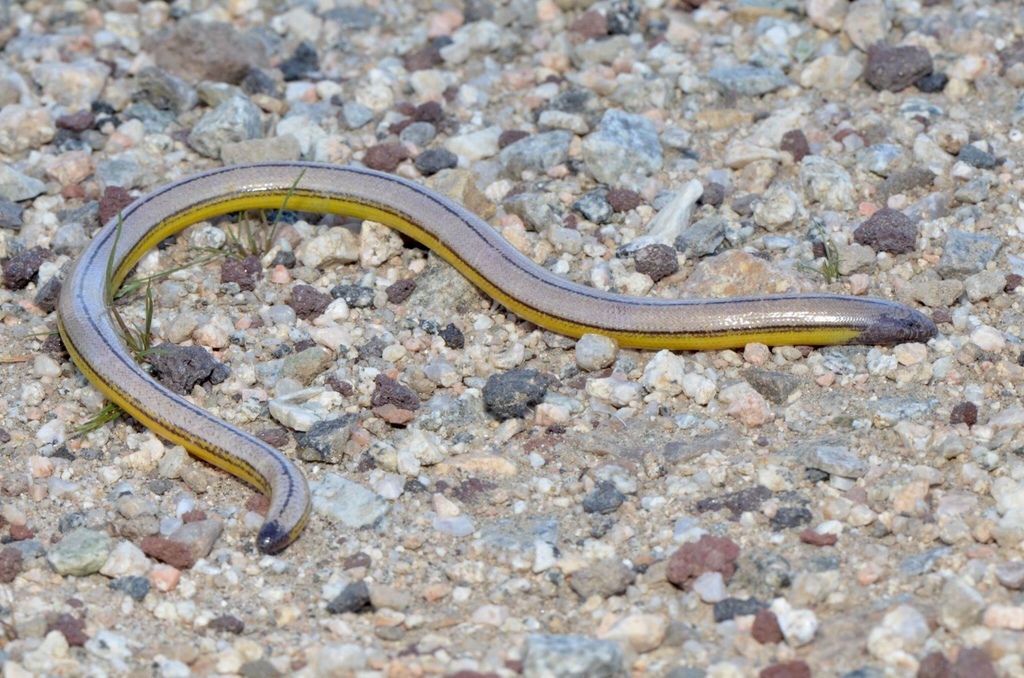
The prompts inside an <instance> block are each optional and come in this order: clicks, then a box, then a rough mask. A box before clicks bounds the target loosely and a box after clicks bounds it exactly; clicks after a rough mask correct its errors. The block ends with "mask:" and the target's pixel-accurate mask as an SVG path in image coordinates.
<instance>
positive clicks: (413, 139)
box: [398, 121, 437, 148]
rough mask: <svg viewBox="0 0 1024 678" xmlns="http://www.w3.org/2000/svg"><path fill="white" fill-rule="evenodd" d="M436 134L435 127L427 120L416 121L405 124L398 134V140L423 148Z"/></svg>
mask: <svg viewBox="0 0 1024 678" xmlns="http://www.w3.org/2000/svg"><path fill="white" fill-rule="evenodd" d="M435 136H437V128H436V127H434V126H433V125H432V124H430V123H429V122H422V121H416V122H413V123H410V124H408V125H406V127H405V129H403V130H402V131H401V132H400V133H399V134H398V140H399V141H401V142H402V143H403V144H411V145H413V146H418V147H420V148H425V147H426V145H427V144H429V143H430V142H431V141H433V140H434V137H435Z"/></svg>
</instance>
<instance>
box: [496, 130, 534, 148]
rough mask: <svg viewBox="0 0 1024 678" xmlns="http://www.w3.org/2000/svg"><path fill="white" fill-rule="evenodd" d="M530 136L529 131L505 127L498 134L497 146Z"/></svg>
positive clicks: (503, 145) (504, 145) (507, 144)
mask: <svg viewBox="0 0 1024 678" xmlns="http://www.w3.org/2000/svg"><path fill="white" fill-rule="evenodd" d="M528 136H530V133H529V132H526V131H524V130H521V129H507V130H505V131H504V132H502V133H501V134H500V135H499V136H498V148H505V147H506V146H511V145H512V144H514V143H515V142H517V141H519V140H520V139H525V138H526V137H528Z"/></svg>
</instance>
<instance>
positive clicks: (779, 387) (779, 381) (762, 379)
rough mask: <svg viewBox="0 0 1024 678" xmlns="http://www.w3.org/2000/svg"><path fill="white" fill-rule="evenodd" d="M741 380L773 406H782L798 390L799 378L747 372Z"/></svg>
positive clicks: (789, 375) (761, 371)
mask: <svg viewBox="0 0 1024 678" xmlns="http://www.w3.org/2000/svg"><path fill="white" fill-rule="evenodd" d="M743 379H744V380H745V381H746V382H747V383H748V384H750V385H751V386H753V387H754V390H755V391H757V392H758V393H760V394H761V395H763V396H764V397H765V398H767V399H768V400H769V401H771V402H772V404H774V405H784V404H785V403H786V401H788V400H789V396H791V395H793V392H794V391H796V390H797V389H798V388H800V383H801V382H800V378H799V377H795V376H793V375H792V374H782V373H780V372H770V371H768V370H747V371H746V372H744V373H743Z"/></svg>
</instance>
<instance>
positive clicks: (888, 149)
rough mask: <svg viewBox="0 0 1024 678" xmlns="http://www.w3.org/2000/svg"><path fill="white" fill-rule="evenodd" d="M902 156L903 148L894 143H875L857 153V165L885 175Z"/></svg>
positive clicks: (890, 171)
mask: <svg viewBox="0 0 1024 678" xmlns="http://www.w3.org/2000/svg"><path fill="white" fill-rule="evenodd" d="M903 156H904V153H903V149H902V148H901V147H899V146H897V145H896V144H875V145H874V146H868V147H867V148H865V149H864V150H863V151H861V152H860V153H859V154H858V155H857V166H858V167H860V168H861V169H864V170H867V171H868V172H872V173H874V174H877V175H878V176H880V177H887V176H889V175H890V174H891V173H892V171H893V169H895V167H896V164H897V162H898V161H899V160H900V159H901V158H902V157H903Z"/></svg>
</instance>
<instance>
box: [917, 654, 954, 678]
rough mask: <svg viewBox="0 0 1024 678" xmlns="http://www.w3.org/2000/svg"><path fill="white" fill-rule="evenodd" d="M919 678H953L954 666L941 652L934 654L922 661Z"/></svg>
mask: <svg viewBox="0 0 1024 678" xmlns="http://www.w3.org/2000/svg"><path fill="white" fill-rule="evenodd" d="M917 678H953V665H952V664H950V663H949V660H948V659H946V655H944V654H942V653H941V652H932V653H931V654H930V655H928V656H926V657H925V658H924V659H922V660H921V663H920V664H919V665H918V667H917Z"/></svg>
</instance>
